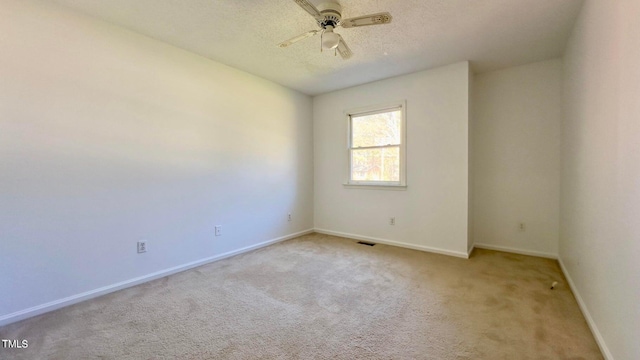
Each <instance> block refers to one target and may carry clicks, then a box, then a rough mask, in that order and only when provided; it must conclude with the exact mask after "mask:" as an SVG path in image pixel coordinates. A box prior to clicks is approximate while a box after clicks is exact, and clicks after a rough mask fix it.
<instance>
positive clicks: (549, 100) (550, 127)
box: [472, 59, 562, 257]
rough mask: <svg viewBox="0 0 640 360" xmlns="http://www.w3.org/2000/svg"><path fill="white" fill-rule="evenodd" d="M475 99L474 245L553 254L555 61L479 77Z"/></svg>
mask: <svg viewBox="0 0 640 360" xmlns="http://www.w3.org/2000/svg"><path fill="white" fill-rule="evenodd" d="M473 99H474V108H475V110H474V131H473V134H472V137H473V141H474V144H473V151H472V152H473V155H472V157H473V164H474V184H473V191H474V193H475V201H474V211H473V217H474V224H475V229H474V240H475V242H476V245H477V246H481V247H490V248H496V249H503V250H510V251H518V252H523V253H528V254H532V255H542V256H550V257H557V254H558V237H559V206H560V204H559V199H560V127H561V120H562V62H561V60H559V59H558V60H549V61H544V62H538V63H533V64H528V65H523V66H517V67H512V68H508V69H505V70H500V71H494V72H489V73H483V74H478V75H476V78H475V86H474V89H473ZM520 223H524V224H525V228H524V231H521V230H520V229H519V224H520Z"/></svg>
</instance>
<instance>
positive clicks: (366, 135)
mask: <svg viewBox="0 0 640 360" xmlns="http://www.w3.org/2000/svg"><path fill="white" fill-rule="evenodd" d="M404 108H405V105H404V103H396V104H392V105H390V106H378V107H372V108H367V109H359V110H354V111H348V112H347V120H348V122H349V149H348V152H349V153H348V157H349V174H348V182H347V184H346V185H365V186H371V185H374V186H375V185H377V186H405V185H406V182H405V116H404Z"/></svg>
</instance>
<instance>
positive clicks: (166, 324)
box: [0, 234, 602, 360]
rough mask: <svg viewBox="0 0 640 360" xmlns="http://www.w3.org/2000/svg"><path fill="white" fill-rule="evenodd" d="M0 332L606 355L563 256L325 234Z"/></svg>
mask: <svg viewBox="0 0 640 360" xmlns="http://www.w3.org/2000/svg"><path fill="white" fill-rule="evenodd" d="M553 281H559V285H558V287H557V288H556V289H555V290H550V289H549V286H550V284H551V283H552V282H553ZM0 338H2V339H27V340H28V341H29V347H28V348H27V349H25V350H17V349H11V350H7V349H1V348H0V358H2V359H8V358H12V359H14V358H15V359H510V360H511V359H602V355H601V354H600V352H599V350H598V347H597V345H596V343H595V341H594V339H593V336H592V335H591V333H590V332H589V329H588V327H587V324H586V322H585V320H584V318H583V316H582V314H581V313H580V310H579V309H578V306H577V304H576V301H575V299H574V298H573V295H572V294H571V291H570V290H569V289H568V286H567V285H566V281H565V279H564V278H563V277H562V275H561V273H560V270H559V267H558V265H557V263H556V262H555V261H552V260H547V259H541V258H535V257H528V256H520V255H513V254H506V253H501V252H495V251H488V250H476V251H475V252H474V254H473V256H472V258H471V259H469V260H464V259H457V258H453V257H448V256H443V255H435V254H429V253H424V252H420V251H414V250H408V249H402V248H396V247H391V246H385V245H376V246H374V247H369V246H364V245H358V244H357V243H356V242H355V241H352V240H348V239H342V238H336V237H331V236H325V235H320V234H312V235H307V236H303V237H301V238H298V239H294V240H290V241H286V242H283V243H280V244H276V245H273V246H270V247H267V248H263V249H260V250H257V251H254V252H251V253H248V254H244V255H240V256H236V257H234V258H230V259H226V260H222V261H219V262H216V263H213V264H210V265H206V266H202V267H199V268H197V269H193V270H190V271H186V272H183V273H180V274H176V275H173V276H170V277H166V278H163V279H160V280H156V281H153V282H150V283H146V284H143V285H140V286H136V287H133V288H130V289H126V290H122V291H119V292H116V293H113V294H109V295H106V296H103V297H100V298H98V299H94V300H90V301H87V302H84V303H80V304H77V305H74V306H71V307H67V308H64V309H61V310H58V311H55V312H52V313H49V314H45V315H42V316H38V317H36V318H32V319H28V320H25V321H22V322H19V323H15V324H11V325H8V326H5V327H2V328H0Z"/></svg>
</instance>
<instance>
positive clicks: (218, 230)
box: [215, 225, 222, 236]
mask: <svg viewBox="0 0 640 360" xmlns="http://www.w3.org/2000/svg"><path fill="white" fill-rule="evenodd" d="M215 230H216V236H222V225H216V227H215Z"/></svg>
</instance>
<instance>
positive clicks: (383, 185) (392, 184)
mask: <svg viewBox="0 0 640 360" xmlns="http://www.w3.org/2000/svg"><path fill="white" fill-rule="evenodd" d="M397 109H399V110H400V116H401V123H400V146H399V150H400V161H399V166H400V169H399V173H400V174H399V175H400V180H399V181H359V180H352V179H351V174H352V172H351V151H352V150H353V149H354V148H353V147H352V144H351V139H352V118H353V117H358V116H364V115H372V114H379V113H384V112H388V111H392V110H397ZM406 113H407V104H406V101H404V100H401V101H396V102H392V103H386V104H380V105H373V106H367V107H361V108H357V109H351V110H347V111H345V112H344V114H345V116H346V119H347V121H346V123H347V151H346V155H347V169H346V170H347V171H346V179H345V182H344V184H343V185H344V186H345V187H349V188H363V189H383V190H385V189H386V190H405V189H406V187H407V140H406V139H407V114H406ZM387 146H388V145H382V146H375V147H372V148H384V147H387ZM394 146H395V145H394Z"/></svg>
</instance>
